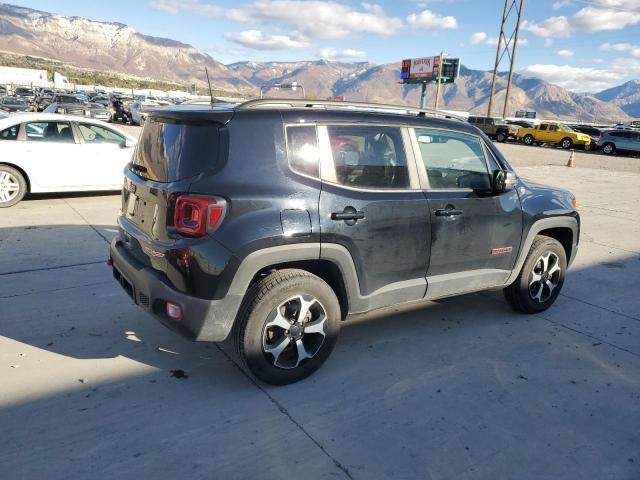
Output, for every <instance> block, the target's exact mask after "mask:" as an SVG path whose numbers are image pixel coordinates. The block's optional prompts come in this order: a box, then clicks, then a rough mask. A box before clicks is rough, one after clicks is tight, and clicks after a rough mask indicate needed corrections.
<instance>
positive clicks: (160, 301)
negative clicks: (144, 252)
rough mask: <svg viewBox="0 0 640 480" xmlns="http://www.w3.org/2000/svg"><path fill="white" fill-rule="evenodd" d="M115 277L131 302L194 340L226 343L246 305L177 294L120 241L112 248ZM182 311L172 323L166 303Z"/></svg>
mask: <svg viewBox="0 0 640 480" xmlns="http://www.w3.org/2000/svg"><path fill="white" fill-rule="evenodd" d="M110 255H111V260H112V263H113V265H112V266H113V276H114V278H115V279H116V281H117V282H118V283H120V285H121V286H122V287H123V288H124V290H125V292H126V293H127V294H128V295H129V297H131V299H132V300H133V301H134V302H135V303H136V304H137V305H138V306H140V307H142V308H143V309H144V310H146V311H147V312H148V313H150V314H151V315H152V316H153V317H155V318H156V319H157V320H159V321H160V322H161V323H162V324H163V325H165V326H167V327H169V328H170V329H172V330H174V331H177V332H178V333H180V334H182V335H183V336H185V337H186V338H189V339H190V340H194V341H204V342H221V341H224V340H225V339H226V338H227V336H228V335H229V332H230V331H231V328H232V327H233V322H234V321H235V317H236V314H237V312H238V309H239V307H240V303H241V302H242V296H241V295H228V296H227V297H225V298H224V299H222V300H205V299H201V298H197V297H193V296H191V295H187V294H184V293H182V292H179V291H177V290H176V289H175V288H173V287H172V286H171V284H170V283H169V282H168V280H165V279H164V278H163V275H162V274H161V273H160V272H158V271H156V270H154V269H153V268H151V267H147V266H145V265H143V264H142V263H140V262H139V261H138V260H136V259H135V258H134V257H133V256H132V255H131V254H130V253H129V252H128V251H127V247H126V246H125V245H124V244H123V243H122V241H120V240H119V239H114V240H113V241H112V242H111V246H110ZM167 302H172V303H175V304H178V305H180V307H181V308H182V312H183V315H182V319H181V320H178V321H176V320H172V319H171V318H169V316H168V315H167V314H166V304H167Z"/></svg>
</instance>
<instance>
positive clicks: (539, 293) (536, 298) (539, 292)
mask: <svg viewBox="0 0 640 480" xmlns="http://www.w3.org/2000/svg"><path fill="white" fill-rule="evenodd" d="M539 283H540V288H539V289H538V293H536V294H535V295H532V297H531V298H533V299H534V300H537V301H538V302H541V301H542V291H543V290H544V284H543V283H542V282H539Z"/></svg>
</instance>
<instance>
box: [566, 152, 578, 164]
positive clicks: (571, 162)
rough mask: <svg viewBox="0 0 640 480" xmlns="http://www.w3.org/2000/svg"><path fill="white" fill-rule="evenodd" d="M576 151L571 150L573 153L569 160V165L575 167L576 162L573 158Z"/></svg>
mask: <svg viewBox="0 0 640 480" xmlns="http://www.w3.org/2000/svg"><path fill="white" fill-rule="evenodd" d="M575 155H576V153H575V152H574V151H573V150H571V155H569V161H568V162H567V167H574V166H575V164H574V163H573V158H574V157H575Z"/></svg>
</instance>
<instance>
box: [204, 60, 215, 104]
mask: <svg viewBox="0 0 640 480" xmlns="http://www.w3.org/2000/svg"><path fill="white" fill-rule="evenodd" d="M204 73H206V74H207V83H208V84H209V95H210V96H211V105H213V104H214V103H215V102H214V101H213V90H211V80H209V70H208V69H207V67H204Z"/></svg>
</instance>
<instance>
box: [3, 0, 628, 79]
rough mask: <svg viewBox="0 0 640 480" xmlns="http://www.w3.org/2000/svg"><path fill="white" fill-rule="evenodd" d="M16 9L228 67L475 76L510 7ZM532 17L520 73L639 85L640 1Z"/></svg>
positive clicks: (290, 3) (539, 6)
mask: <svg viewBox="0 0 640 480" xmlns="http://www.w3.org/2000/svg"><path fill="white" fill-rule="evenodd" d="M373 2H375V3H373ZM14 3H17V4H19V5H22V6H26V7H31V8H36V9H40V10H45V11H50V12H53V13H60V14H64V15H77V16H82V17H87V18H90V19H93V20H101V21H116V22H122V23H125V24H127V25H130V26H131V27H133V28H135V29H136V30H138V31H139V32H141V33H144V34H147V35H153V36H161V37H167V38H172V39H175V40H179V41H182V42H185V43H189V44H191V45H194V46H195V47H197V48H199V49H202V50H206V51H207V52H208V53H209V54H211V55H212V56H213V57H214V58H216V59H217V60H219V61H222V62H223V63H232V62H235V61H239V60H255V61H268V60H279V61H288V60H309V59H318V58H328V59H338V60H340V59H345V60H368V61H371V62H374V63H387V62H399V61H400V60H401V59H402V58H410V57H417V56H429V55H434V54H437V53H438V52H440V51H444V52H445V54H447V55H448V56H450V57H460V58H461V59H462V61H463V63H464V64H465V65H466V66H468V67H470V68H476V69H487V70H488V69H490V68H492V66H493V61H494V59H495V49H496V38H497V35H498V32H499V28H500V25H499V23H500V16H501V14H502V8H503V5H504V2H503V0H396V1H386V0H384V1H381V0H379V1H377V2H376V0H371V1H370V2H361V1H347V0H336V1H324V0H317V1H316V0H273V1H267V0H236V1H228V0H127V1H125V0H110V1H109V2H108V3H104V4H101V3H100V2H91V1H87V0H65V1H60V0H58V1H51V0H33V1H20V0H14ZM96 4H98V5H103V6H102V7H100V8H96ZM523 19H524V23H523V25H522V29H521V35H520V39H521V40H522V42H521V45H520V47H519V48H518V52H517V64H516V69H517V70H518V71H519V72H521V73H524V74H529V75H532V76H537V77H541V78H544V79H545V80H549V81H552V82H554V83H558V84H560V85H562V86H564V87H567V88H569V89H572V90H576V91H595V90H600V89H602V88H605V87H608V86H612V85H617V84H619V83H622V82H623V81H626V80H629V79H631V78H640V0H527V1H526V2H525V9H524V14H523ZM504 68H505V69H506V68H507V65H506V64H505V66H504Z"/></svg>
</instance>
